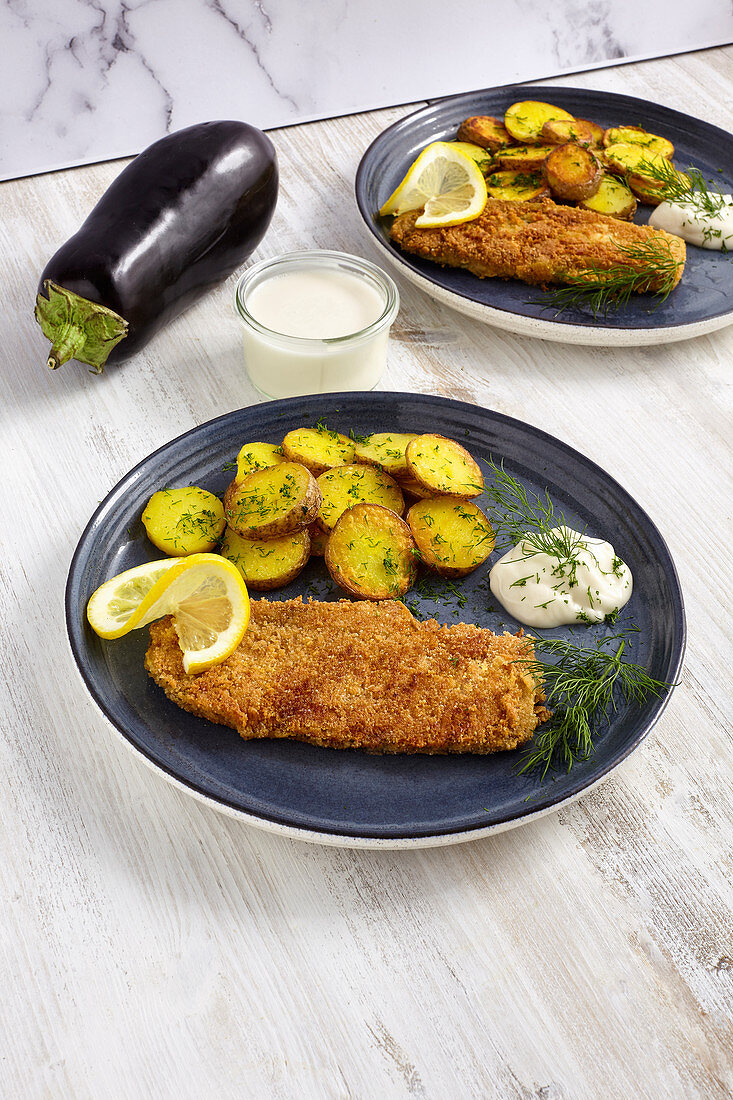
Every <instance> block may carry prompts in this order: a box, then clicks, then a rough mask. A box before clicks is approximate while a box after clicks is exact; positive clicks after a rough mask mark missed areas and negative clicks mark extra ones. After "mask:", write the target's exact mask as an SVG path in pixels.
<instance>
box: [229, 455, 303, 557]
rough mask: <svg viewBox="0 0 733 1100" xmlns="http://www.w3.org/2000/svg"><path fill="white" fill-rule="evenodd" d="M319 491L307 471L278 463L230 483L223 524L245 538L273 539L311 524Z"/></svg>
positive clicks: (288, 463)
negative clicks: (225, 523) (225, 522)
mask: <svg viewBox="0 0 733 1100" xmlns="http://www.w3.org/2000/svg"><path fill="white" fill-rule="evenodd" d="M320 505H321V491H320V489H319V488H318V483H317V482H316V479H315V478H314V477H313V474H312V473H311V472H310V470H307V469H306V468H305V466H301V465H300V464H299V463H297V462H281V463H280V464H279V465H277V466H270V467H268V468H267V469H265V470H255V471H254V472H253V473H251V474H248V475H247V477H245V478H244V480H243V481H239V482H237V481H236V480H235V481H233V482H232V483H231V485H230V486H229V488H228V489H227V491H226V493H225V494H224V512H225V514H226V521H227V524H228V525H229V526H230V527H231V528H232V530H233V531H236V532H237V534H238V535H241V536H242V537H243V538H245V539H274V538H277V537H279V536H280V535H290V534H292V533H293V531H302V530H303V528H305V527H308V525H309V524H311V523H313V521H314V519H315V518H316V515H317V514H318V509H319V507H320Z"/></svg>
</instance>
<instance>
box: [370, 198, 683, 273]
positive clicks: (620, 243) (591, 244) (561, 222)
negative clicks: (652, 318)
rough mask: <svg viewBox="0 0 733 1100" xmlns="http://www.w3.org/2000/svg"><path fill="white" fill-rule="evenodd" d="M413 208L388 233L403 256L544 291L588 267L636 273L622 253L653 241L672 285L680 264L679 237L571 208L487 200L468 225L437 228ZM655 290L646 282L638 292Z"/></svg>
mask: <svg viewBox="0 0 733 1100" xmlns="http://www.w3.org/2000/svg"><path fill="white" fill-rule="evenodd" d="M420 214H421V211H420V210H412V211H410V212H409V213H408V214H400V216H399V217H398V218H395V220H394V222H393V224H392V228H391V229H390V236H391V238H392V240H393V241H394V242H395V244H398V245H399V246H400V248H401V249H403V250H404V251H405V252H411V253H413V254H414V255H416V256H421V257H422V258H423V259H425V260H433V261H434V262H435V263H437V264H443V265H445V266H448V267H463V268H465V269H466V270H467V271H471V272H472V273H473V274H474V275H478V276H479V277H480V278H491V277H499V278H503V279H520V280H521V281H522V282H524V283H531V284H535V285H538V286H545V285H547V284H549V283H560V284H562V283H564V282H566V281H567V278H568V276H570V277H580V278H589V279H590V278H597V276H596V275H592V276H588V268H589V267H591V266H592V267H595V268H609V267H611V266H612V265H614V264H623V265H624V266H630V267H636V268H640V267H641V265H640V263H639V261H638V260H635V259H634V258H633V257H632V256H629V254H628V253H627V252H625V251H624V249H626V248H630V247H633V246H634V245H644V244H650V243H656V244H658V245H659V247H660V253H661V255H663V256H664V257H665V258H668V257H669V256H670V255H671V257H672V259H673V261H674V262H676V264H677V274H676V278H675V281H674V285H675V286H676V285H677V283H678V282H679V281H680V279H681V277H682V272H683V270H684V266H685V258H686V250H685V242H684V241H683V240H682V239H681V237H675V236H674V235H673V234H671V233H665V232H664V230H662V229H653V228H652V227H651V226H649V225H635V224H634V222H626V221H621V220H620V219H619V218H610V217H608V216H607V215H605V214H596V213H594V212H593V211H592V210H583V209H581V208H580V207H576V206H560V205H558V204H557V203H554V202H552V201H551V200H549V199H546V200H544V201H541V202H504V201H502V200H500V199H489V200H488V202H487V203H486V206H485V207H484V211H483V213H482V214H481V215H480V217H478V218H476V219H475V220H474V221H471V222H465V223H464V224H463V225H454V226H451V227H448V228H443V229H418V228H417V227H416V226H415V221H416V219H417V218H418V217H419V216H420ZM645 289H648V290H650V291H654V290H657V289H660V280H657V279H654V278H652V279H650V281H649V284H648V286H647V287H646V288H645Z"/></svg>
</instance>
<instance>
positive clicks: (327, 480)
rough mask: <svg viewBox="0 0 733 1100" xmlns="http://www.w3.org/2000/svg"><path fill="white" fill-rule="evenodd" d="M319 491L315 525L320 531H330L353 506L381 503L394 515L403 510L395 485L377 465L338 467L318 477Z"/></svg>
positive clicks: (398, 489) (399, 513)
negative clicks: (319, 504)
mask: <svg viewBox="0 0 733 1100" xmlns="http://www.w3.org/2000/svg"><path fill="white" fill-rule="evenodd" d="M318 488H319V491H320V494H321V506H320V509H319V511H318V526H319V527H320V528H321V530H322V531H327V532H328V531H332V530H333V528H334V527H335V526H336V524H337V522H338V520H339V517H340V516H341V515H342V513H343V512H345V511H346V509H347V508H352V507H353V506H354V505H355V504H381V505H382V506H383V507H384V508H389V509H391V511H393V512H396V513H397V515H402V512H403V511H404V508H405V499H404V497H403V496H402V492H401V490H400V487H399V486H398V484H397V482H396V481H395V480H394V478H391V477H390V476H389V474H387V473H385V472H384V470H381V469H379V468H378V467H376V466H358V465H351V466H337V467H336V468H335V469H333V470H327V471H326V472H325V473H323V474H321V476H320V477H319V478H318Z"/></svg>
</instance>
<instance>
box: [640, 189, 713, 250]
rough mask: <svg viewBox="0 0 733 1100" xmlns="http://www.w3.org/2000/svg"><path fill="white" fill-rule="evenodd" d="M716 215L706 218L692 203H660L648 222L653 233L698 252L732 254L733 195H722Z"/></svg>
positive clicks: (707, 215)
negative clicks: (681, 241) (663, 232)
mask: <svg viewBox="0 0 733 1100" xmlns="http://www.w3.org/2000/svg"><path fill="white" fill-rule="evenodd" d="M722 198H723V200H724V205H723V208H722V210H721V211H720V213H719V214H717V215H715V216H712V217H711V216H710V215H709V214H706V213H705V212H704V211H703V210H701V209H700V207H699V206H697V205H696V204H695V203H693V202H662V203H660V204H659V206H657V207H656V209H655V210H654V213H653V214H652V216H651V217H650V219H649V225H652V226H654V228H655V229H665V230H666V231H667V233H674V234H675V235H676V236H677V237H683V238H684V240H686V241H687V242H688V243H689V244H694V245H697V246H698V248H712V249H717V250H718V251H720V250H722V249H726V250H731V251H733V195H722Z"/></svg>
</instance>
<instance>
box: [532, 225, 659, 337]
mask: <svg viewBox="0 0 733 1100" xmlns="http://www.w3.org/2000/svg"><path fill="white" fill-rule="evenodd" d="M617 247H618V249H619V251H620V252H622V253H624V255H625V256H627V257H628V262H626V263H624V262H619V263H616V264H611V265H610V266H609V267H601V266H599V265H598V264H593V263H590V264H588V267H587V268H586V270H585V271H583V272H581V273H580V274H579V275H566V276H565V277H564V280H565V283H566V285H565V286H559V287H554V288H553V289H552V290H551V291H549V292H548V294H547V295H546V297H544V298H542V299H534V301H533V302H532V303H531V304H533V305H542V306H543V307H544V308H545V309H554V310H555V313H556V314H557V313H562V311H563V310H566V309H573V308H574V309H588V310H589V311H590V312H591V313H592V314H593V319H594V320H596V319H597V318H598V317H599V316H601V317H607V316H608V313H609V312H610V311H611V310H613V309H620V308H622V307H623V306H626V305H628V303H629V301H630V299H631V297H632V296H633V295H634V294H646V293H650V294H653V295H654V296H655V297H656V298H657V307H656V308H658V307H659V306H660V305H661V304H662V302H664V301H665V300H666V299H667V298H668V297H669V295H670V294H671V293H672V291H673V290H674V288H675V286H676V285H677V281H678V274H679V268H680V266H681V261H680V260H677V259H676V257H675V255H674V253H673V252H672V248H671V245H670V243H669V241H667V240H665V239H664V238H663V237H653V238H651V239H650V240H648V241H644V242H641V243H639V244H634V245H617Z"/></svg>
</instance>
